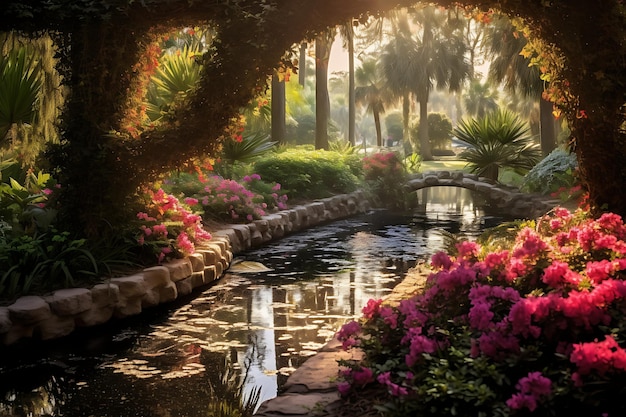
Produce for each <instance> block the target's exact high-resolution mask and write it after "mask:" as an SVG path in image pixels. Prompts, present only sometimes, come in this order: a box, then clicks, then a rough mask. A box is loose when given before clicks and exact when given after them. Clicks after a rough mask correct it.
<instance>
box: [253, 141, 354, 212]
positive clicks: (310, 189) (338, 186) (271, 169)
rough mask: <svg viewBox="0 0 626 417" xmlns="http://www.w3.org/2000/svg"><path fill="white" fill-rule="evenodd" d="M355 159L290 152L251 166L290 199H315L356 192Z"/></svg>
mask: <svg viewBox="0 0 626 417" xmlns="http://www.w3.org/2000/svg"><path fill="white" fill-rule="evenodd" d="M356 161H359V157H358V156H357V155H345V154H341V153H337V152H331V151H323V150H303V149H300V148H295V149H289V150H286V151H284V152H280V153H277V154H273V155H269V156H266V157H264V158H262V159H260V160H258V161H257V162H255V164H254V172H256V173H258V174H259V175H260V176H261V177H262V178H263V180H264V181H268V182H277V183H280V184H281V185H282V187H283V190H284V191H285V192H286V193H287V194H288V195H289V197H290V198H291V199H296V200H299V199H308V200H310V199H316V198H324V197H329V196H331V195H333V194H341V193H349V192H352V191H354V190H356V188H357V186H358V184H359V179H358V177H357V175H358V171H359V169H358V167H357V166H356V165H357V162H356Z"/></svg>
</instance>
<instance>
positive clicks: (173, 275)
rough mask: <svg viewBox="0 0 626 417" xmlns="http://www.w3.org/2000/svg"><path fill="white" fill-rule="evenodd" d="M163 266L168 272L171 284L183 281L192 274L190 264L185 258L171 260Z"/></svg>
mask: <svg viewBox="0 0 626 417" xmlns="http://www.w3.org/2000/svg"><path fill="white" fill-rule="evenodd" d="M163 266H165V267H166V268H167V269H168V270H169V271H170V279H171V280H172V281H173V282H176V281H180V280H181V279H185V278H187V277H188V276H190V275H191V273H192V272H193V270H192V268H191V262H190V261H189V259H187V258H184V259H173V260H171V261H170V262H168V263H166V264H164V265H163Z"/></svg>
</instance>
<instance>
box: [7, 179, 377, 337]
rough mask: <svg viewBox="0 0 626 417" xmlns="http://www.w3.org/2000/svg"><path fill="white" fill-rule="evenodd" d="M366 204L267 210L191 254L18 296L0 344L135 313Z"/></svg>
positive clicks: (343, 198)
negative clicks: (253, 251) (87, 283)
mask: <svg viewBox="0 0 626 417" xmlns="http://www.w3.org/2000/svg"><path fill="white" fill-rule="evenodd" d="M369 209H370V203H369V201H368V199H367V198H366V196H365V194H364V193H363V192H361V191H359V192H355V193H352V194H346V195H340V196H335V197H331V198H326V199H323V200H317V201H314V202H312V203H310V204H307V205H300V206H295V207H293V208H291V209H288V210H284V211H281V212H279V213H276V214H270V215H268V216H265V217H263V218H262V219H261V220H256V221H254V222H252V223H249V224H240V225H230V226H229V227H228V228H226V229H222V230H218V231H215V232H212V235H213V238H212V239H211V240H210V241H209V242H207V243H206V244H204V245H203V246H202V247H199V248H197V250H196V253H194V254H193V255H191V256H189V257H187V258H184V259H177V260H174V261H171V262H167V263H165V264H163V265H160V266H154V267H151V268H146V269H144V270H143V271H138V272H137V273H135V274H133V275H129V276H125V277H118V278H111V279H107V280H106V281H104V282H102V283H100V284H98V285H95V286H93V287H92V288H70V289H62V290H58V291H54V292H53V293H51V294H48V295H45V296H26V297H21V298H19V299H18V300H17V301H15V302H14V303H13V304H11V305H9V306H7V307H0V344H2V345H11V344H13V343H15V342H17V341H19V340H22V339H34V340H50V339H55V338H59V337H63V336H66V335H68V334H70V333H72V332H73V331H74V330H75V329H77V328H80V327H87V326H95V325H99V324H103V323H105V322H108V321H109V320H113V319H121V318H124V317H128V316H133V315H136V314H140V313H141V312H142V311H143V309H145V308H149V307H153V306H156V305H158V304H162V303H168V302H171V301H173V300H176V299H177V298H178V297H180V296H183V295H188V294H190V293H191V292H192V291H194V289H200V288H203V287H207V286H208V285H210V283H211V282H213V281H214V280H216V279H218V278H219V277H221V276H222V274H223V273H224V271H225V270H226V269H228V267H229V266H230V263H231V261H232V259H233V254H237V253H240V252H242V251H245V250H247V249H250V248H254V247H256V246H259V245H262V244H264V243H266V242H269V241H271V240H274V239H279V238H281V237H282V236H285V235H286V234H289V233H294V232H297V231H300V230H304V229H306V228H309V227H313V226H316V225H319V224H322V223H326V222H330V221H333V220H338V219H341V218H345V217H349V216H353V215H356V214H359V213H364V212H366V211H368V210H369Z"/></svg>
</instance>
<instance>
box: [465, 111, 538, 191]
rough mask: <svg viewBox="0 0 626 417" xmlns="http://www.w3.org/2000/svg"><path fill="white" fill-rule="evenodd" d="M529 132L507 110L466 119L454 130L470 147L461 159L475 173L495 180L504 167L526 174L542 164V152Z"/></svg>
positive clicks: (525, 126) (525, 125)
mask: <svg viewBox="0 0 626 417" xmlns="http://www.w3.org/2000/svg"><path fill="white" fill-rule="evenodd" d="M529 132H530V129H529V127H528V125H527V124H526V123H524V122H522V121H521V120H520V118H519V117H518V116H517V115H515V114H514V113H512V112H509V111H506V110H497V111H495V112H492V113H488V114H487V115H485V116H484V117H480V118H475V119H464V120H462V121H461V122H460V123H459V125H458V126H457V127H456V128H455V129H454V135H455V136H456V137H457V138H458V139H459V140H460V141H462V142H465V143H466V144H467V145H468V146H469V147H468V148H467V149H466V150H464V151H463V152H462V153H461V154H460V155H459V158H460V159H462V160H464V161H467V162H468V164H469V165H470V169H471V171H472V172H474V173H477V174H478V175H482V176H485V177H487V178H490V179H492V180H494V181H497V180H498V175H499V173H500V169H501V168H511V169H512V170H514V171H515V172H517V173H520V174H525V173H526V172H528V170H530V169H531V168H532V167H533V166H535V164H536V163H537V162H538V161H539V159H540V157H541V150H540V149H539V146H538V145H537V144H536V143H535V141H534V140H533V138H532V137H531V136H530V134H529Z"/></svg>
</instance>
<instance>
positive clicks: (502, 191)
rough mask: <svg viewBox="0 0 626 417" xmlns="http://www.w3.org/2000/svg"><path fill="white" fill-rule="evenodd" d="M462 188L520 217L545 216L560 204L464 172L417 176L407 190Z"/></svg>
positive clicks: (443, 172)
mask: <svg viewBox="0 0 626 417" xmlns="http://www.w3.org/2000/svg"><path fill="white" fill-rule="evenodd" d="M445 186H449V187H450V186H451V187H462V188H467V189H468V190H471V191H476V192H478V193H480V194H482V195H483V196H484V197H485V198H486V200H487V201H488V202H489V203H490V204H491V205H492V207H495V208H497V209H500V210H502V211H505V212H507V213H509V214H510V215H511V216H513V217H516V218H525V219H528V218H531V219H532V218H536V217H539V216H542V215H543V214H545V213H546V212H548V211H549V210H551V209H552V208H554V207H556V206H558V205H559V204H560V201H559V200H557V199H554V198H550V197H546V196H543V195H540V194H529V193H523V192H521V191H520V190H519V189H518V188H515V187H510V186H506V185H503V184H498V183H496V182H494V181H492V180H490V179H488V178H485V177H479V176H478V175H476V174H469V173H466V172H462V171H432V172H424V173H419V174H415V175H413V176H412V177H411V179H409V181H407V183H406V185H405V189H406V190H407V191H417V190H421V189H423V188H428V187H445Z"/></svg>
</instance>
